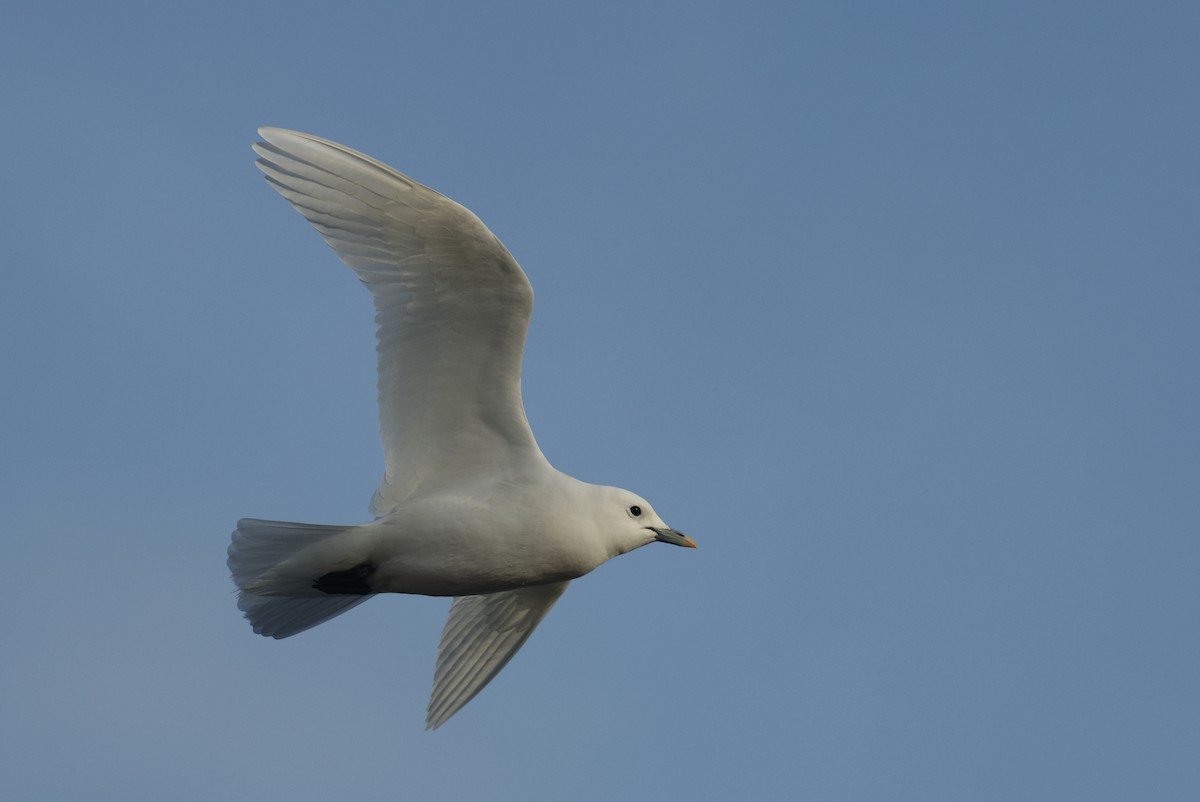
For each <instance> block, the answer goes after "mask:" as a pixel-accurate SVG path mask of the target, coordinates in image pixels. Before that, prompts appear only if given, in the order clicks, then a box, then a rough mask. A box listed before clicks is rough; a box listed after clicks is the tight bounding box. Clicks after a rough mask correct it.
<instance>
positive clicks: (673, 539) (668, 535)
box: [649, 526, 696, 549]
mask: <svg viewBox="0 0 1200 802" xmlns="http://www.w3.org/2000/svg"><path fill="white" fill-rule="evenodd" d="M649 529H650V530H651V531H652V532H654V539H655V540H657V541H659V542H662V543H670V544H671V545H672V546H683V547H684V548H685V549H694V548H696V541H694V540H692V539H691V538H690V537H688V536H687V535H685V534H684V533H683V532H676V531H675V530H674V529H659V528H658V527H657V526H651V527H649Z"/></svg>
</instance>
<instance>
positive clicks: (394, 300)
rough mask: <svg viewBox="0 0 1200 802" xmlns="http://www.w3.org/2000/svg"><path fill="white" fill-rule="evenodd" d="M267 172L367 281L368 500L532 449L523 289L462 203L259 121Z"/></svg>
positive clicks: (498, 464) (499, 465) (395, 497)
mask: <svg viewBox="0 0 1200 802" xmlns="http://www.w3.org/2000/svg"><path fill="white" fill-rule="evenodd" d="M259 134H260V135H261V136H262V138H263V139H264V140H265V141H264V142H259V143H257V144H256V145H255V146H254V150H255V152H257V153H258V155H259V157H260V158H259V159H258V166H259V168H260V169H261V170H262V171H263V172H264V173H266V176H267V180H268V181H270V183H271V185H272V186H273V187H275V189H277V190H279V192H280V194H282V195H283V196H284V197H285V198H287V199H288V200H289V201H291V203H292V205H293V206H295V207H296V209H297V210H298V211H299V212H300V213H301V214H302V215H304V216H305V217H306V218H307V219H308V221H309V222H310V223H312V225H313V226H314V227H315V228H316V229H317V231H318V232H320V234H321V236H323V237H324V238H325V241H326V242H328V243H329V244H330V246H332V247H333V249H334V250H335V251H336V252H337V254H338V256H340V257H341V258H342V261H344V262H345V263H346V264H348V265H349V266H350V267H351V268H352V269H353V270H354V272H355V273H356V274H358V277H359V279H361V280H362V281H363V283H364V284H366V285H367V288H368V289H370V291H371V295H372V296H373V297H374V299H375V322H376V325H377V327H378V329H377V334H378V351H379V418H380V432H381V434H382V436H383V446H384V453H385V459H386V467H385V472H384V477H383V482H382V483H381V484H380V486H379V490H378V491H377V492H376V493H375V498H374V500H373V501H372V503H371V510H372V512H373V513H374V514H375V515H377V516H382V515H386V514H387V513H389V512H391V511H393V510H394V509H395V508H396V507H397V506H399V504H400V503H401V502H402V501H404V500H405V499H406V498H408V497H409V496H411V495H412V494H413V493H414V492H416V491H417V489H418V488H422V489H423V490H429V489H432V488H435V487H436V486H437V485H438V484H439V483H440V482H441V481H443V480H445V479H448V478H453V480H454V481H457V482H461V481H463V479H464V477H466V476H469V475H471V474H473V473H477V472H483V473H489V474H493V475H494V474H496V473H497V472H500V471H502V470H503V468H504V466H505V465H506V464H508V463H509V462H511V461H512V460H513V459H517V458H522V457H523V458H531V459H536V460H540V461H542V462H544V461H545V458H544V457H543V456H542V454H541V451H539V450H538V447H537V443H536V441H535V440H534V438H533V433H532V432H531V431H530V430H529V424H528V422H527V421H526V419H525V410H524V407H523V406H522V404H521V356H522V352H523V349H524V346H525V332H526V330H527V328H528V324H529V316H530V313H531V312H532V310H533V290H532V288H531V287H530V286H529V280H528V279H527V278H526V277H525V274H524V272H522V270H521V268H520V266H519V265H518V264H517V262H516V260H515V259H513V257H512V255H511V254H510V253H509V252H508V250H507V249H506V248H505V247H504V245H503V244H502V243H501V242H500V240H498V239H497V238H496V236H495V235H494V234H492V232H490V231H488V229H487V227H486V226H484V224H483V223H482V222H481V221H480V220H479V218H477V217H476V216H475V215H473V214H472V213H471V212H470V211H468V210H467V209H465V208H463V207H462V206H460V205H458V204H457V203H455V202H454V201H452V200H450V199H449V198H447V197H445V196H443V195H441V194H439V193H437V192H435V191H434V190H432V189H429V188H428V187H425V186H422V185H421V184H418V183H417V182H416V181H413V180H412V179H411V178H408V177H407V176H404V175H402V174H400V173H398V172H396V171H395V170H393V169H391V168H390V167H388V166H387V165H384V164H381V163H380V162H377V161H375V160H374V159H371V158H370V157H368V156H364V155H363V154H361V153H357V152H355V151H353V150H350V149H349V148H346V147H343V146H342V145H338V144H335V143H333V142H328V141H326V140H323V139H318V138H317V137H313V136H309V135H307V134H301V133H296V132H294V131H285V130H282V129H279V128H262V129H260V130H259Z"/></svg>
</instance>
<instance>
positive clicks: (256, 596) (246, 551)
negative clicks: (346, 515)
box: [226, 518, 371, 638]
mask: <svg viewBox="0 0 1200 802" xmlns="http://www.w3.org/2000/svg"><path fill="white" fill-rule="evenodd" d="M351 528H352V527H349V526H326V525H322V524H301V523H290V522H286V521H263V520H259V519H257V518H244V519H242V520H240V521H238V528H237V530H236V531H235V532H234V533H233V541H232V542H231V543H230V544H229V559H228V560H227V561H226V564H227V565H228V566H229V571H230V573H232V574H233V582H234V584H236V585H237V587H238V590H239V591H240V592H239V593H238V609H239V610H241V611H242V612H243V613H245V614H246V619H247V620H249V621H250V625H251V626H252V627H253V628H254V631H255V632H257V633H258V634H259V635H266V636H269V637H272V638H286V637H289V636H291V635H295V634H296V633H298V632H303V631H304V630H306V629H310V628H312V627H315V626H316V625H317V624H320V623H322V622H323V621H328V620H329V619H330V618H333V617H334V616H336V615H341V614H342V613H344V612H346V611H347V610H349V609H350V608H352V607H355V606H357V605H359V604H362V603H363V602H365V601H366V600H367V599H369V598H371V595H340V594H325V593H322V592H321V591H318V590H315V589H313V587H312V584H311V583H312V582H313V580H315V579H316V577H315V576H314V577H297V576H295V575H287V574H283V573H281V572H278V571H277V570H276V569H277V568H278V567H279V566H280V565H282V564H283V563H285V562H287V561H289V560H291V559H293V558H294V557H296V556H297V555H298V554H299V553H300V552H301V551H303V550H304V549H306V548H308V547H309V546H312V545H314V544H316V543H320V542H322V541H324V540H327V539H329V538H331V537H334V536H336V535H339V534H341V533H343V532H345V531H346V530H348V529H351Z"/></svg>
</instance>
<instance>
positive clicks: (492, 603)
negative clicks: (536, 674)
mask: <svg viewBox="0 0 1200 802" xmlns="http://www.w3.org/2000/svg"><path fill="white" fill-rule="evenodd" d="M568 584H570V583H569V582H555V583H554V584H551V585H536V586H534V587H528V588H520V589H519V590H507V591H504V592H502V593H489V594H487V595H486V596H460V597H458V598H457V599H455V600H454V604H453V605H452V606H451V607H450V619H449V620H448V621H447V622H446V628H445V629H443V630H442V641H441V643H440V644H439V646H438V657H437V669H436V670H435V671H434V677H433V696H432V697H430V699H429V714H428V715H427V716H426V718H425V728H426V729H430V730H432V729H436V728H438V727H440V726H442V725H443V724H445V723H446V721H447V719H449V718H450V717H451V716H453V715H454V714H455V713H457V712H458V711H459V710H460V709H461V708H462V706H463V705H465V704H466V703H467V702H469V701H471V700H472V699H473V698H475V694H477V693H479V692H480V691H482V690H483V689H484V686H486V685H487V684H488V683H489V682H491V681H492V677H494V676H496V675H497V674H499V673H500V669H502V668H504V666H505V665H506V664H507V663H508V661H509V660H511V659H512V656H513V655H514V654H516V653H517V650H518V649H520V648H521V646H522V645H524V643H525V641H526V640H528V639H529V636H530V635H532V634H533V630H534V629H535V628H536V627H537V625H538V624H539V623H541V620H542V619H543V618H545V617H546V613H548V612H550V608H551V607H553V606H554V602H556V601H558V597H559V596H561V595H562V594H563V591H564V590H566V589H567V585H568Z"/></svg>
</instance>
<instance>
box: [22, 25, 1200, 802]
mask: <svg viewBox="0 0 1200 802" xmlns="http://www.w3.org/2000/svg"><path fill="white" fill-rule="evenodd" d="M5 16H6V24H5V25H4V26H3V28H2V29H0V75H3V76H4V78H3V80H2V81H0V101H2V102H3V108H4V109H5V112H6V113H5V115H4V124H3V128H2V131H3V134H2V136H3V143H4V147H3V149H2V151H0V185H2V186H3V187H4V191H3V192H2V193H0V211H2V213H3V217H4V219H5V221H6V222H7V226H6V227H5V235H4V237H3V243H4V245H3V259H4V264H5V267H6V269H5V270H4V272H3V285H2V286H3V291H2V292H0V339H2V342H3V346H0V376H2V377H3V385H2V386H3V393H0V413H2V414H0V455H2V456H0V487H3V492H2V496H3V505H2V510H3V529H4V531H5V533H6V534H5V537H4V544H5V555H4V556H5V567H4V576H5V588H4V593H3V602H0V605H2V609H3V611H4V616H3V617H4V628H3V631H4V641H5V645H4V649H3V652H4V656H3V658H0V687H2V688H3V693H2V694H0V754H3V755H4V756H5V757H4V763H5V767H4V769H3V771H0V795H2V796H3V797H4V798H11V799H23V800H78V799H85V798H86V799H97V800H100V799H114V800H124V801H125V802H129V801H130V800H161V799H173V800H211V799H218V798H224V799H248V798H255V799H262V800H273V799H310V798H312V799H315V798H329V797H331V796H333V795H338V796H345V795H347V794H349V795H352V796H354V797H357V798H362V797H367V796H372V797H379V796H383V797H385V798H396V799H428V800H442V799H480V798H492V799H516V798H526V799H573V800H612V799H654V798H658V799H695V800H726V799H735V798H736V799H762V800H776V799H778V800H795V799H814V800H815V799H819V800H863V799H920V800H963V799H970V800H1089V801H1094V800H1104V799H1113V800H1118V799H1122V800H1123V799H1133V798H1138V799H1159V800H1185V799H1196V798H1198V797H1200V763H1197V761H1196V755H1197V753H1198V750H1200V680H1198V679H1197V678H1198V677H1200V638H1198V635H1197V616H1196V613H1197V611H1198V610H1200V592H1198V582H1197V576H1200V537H1198V533H1200V525H1198V524H1200V426H1198V425H1197V409H1200V378H1198V374H1197V351H1198V347H1200V315H1198V314H1197V302H1198V300H1200V225H1198V224H1197V220H1198V212H1200V193H1198V191H1197V190H1198V187H1200V181H1198V179H1200V169H1198V168H1200V163H1198V160H1200V157H1198V156H1197V149H1196V131H1197V130H1198V128H1200V111H1198V110H1200V89H1198V88H1197V81H1196V76H1197V75H1198V74H1200V55H1198V51H1197V48H1196V47H1195V43H1196V31H1197V27H1198V25H1200V12H1198V11H1197V10H1196V8H1195V7H1194V6H1193V5H1191V4H1186V3H1154V2H1151V3H1142V4H1136V5H1135V4H1116V3H1008V4H954V3H924V2H916V3H907V4H894V3H757V4H756V3H749V4H733V3H729V4H712V3H686V4H685V3H653V2H651V3H646V2H643V3H631V4H626V3H604V4H589V5H587V6H584V5H582V4H580V5H579V6H578V7H571V6H567V5H564V4H552V3H545V4H530V3H517V4H500V3H496V4H469V3H467V4H462V3H374V4H372V3H367V4H359V3H344V4H340V5H336V6H331V5H329V4H327V3H288V4H280V3H261V4H249V5H248V4H232V3H223V2H213V3H206V4H202V5H200V4H197V5H193V6H189V7H183V6H180V7H176V6H174V5H172V4H159V3H120V2H118V3H109V4H95V3H62V4H47V3H31V2H16V3H14V4H12V7H11V8H10V9H9V10H8V11H7V12H6V15H5ZM263 124H269V125H276V126H282V127H289V128H296V129H300V130H304V131H308V132H311V133H314V134H317V135H319V136H323V137H327V138H331V139H334V140H337V141H340V142H344V143H346V144H347V145H350V146H351V147H354V148H357V149H360V150H363V151H365V152H367V153H370V154H371V155H373V156H375V157H377V158H379V159H381V160H383V161H385V162H387V163H389V164H392V165H394V166H395V167H397V168H398V169H401V170H403V171H405V172H407V173H409V174H411V175H412V176H414V177H415V178H417V179H418V180H420V181H422V182H424V183H427V184H429V185H431V186H433V187H435V188H437V189H439V190H441V191H442V192H444V193H446V194H448V195H450V196H451V197H453V198H455V199H456V200H458V201H460V202H462V203H464V204H465V205H467V206H468V207H470V208H471V209H473V210H474V211H475V212H476V213H477V214H479V215H480V217H482V218H483V219H484V220H485V222H487V224H488V225H489V226H490V227H491V228H492V230H493V231H495V232H496V233H497V234H498V235H499V236H500V237H501V238H502V239H503V240H504V242H505V243H506V244H507V245H508V247H509V249H510V250H511V251H512V252H513V253H514V254H515V255H516V257H517V258H518V260H520V262H521V263H522V265H523V266H524V268H525V270H526V272H527V273H528V274H529V276H530V279H531V281H532V282H533V285H534V287H535V290H536V293H537V308H536V310H535V313H534V320H533V324H532V327H531V330H530V337H529V344H528V349H527V353H526V361H525V378H524V387H525V398H526V406H527V410H528V414H529V418H530V420H531V423H532V425H533V427H534V431H535V432H536V434H537V435H538V438H539V440H540V442H541V444H542V447H543V450H544V451H545V452H546V454H547V456H548V457H549V458H550V460H551V461H552V462H553V463H554V464H555V465H556V466H558V467H559V468H561V469H562V470H565V471H567V472H568V473H571V474H574V475H576V476H579V477H580V478H583V479H585V480H589V481H595V482H601V483H613V484H620V485H622V486H625V487H629V488H631V489H633V490H635V491H637V492H639V493H641V494H642V495H644V496H646V497H647V498H649V499H650V500H651V501H653V503H654V505H655V507H656V509H657V510H658V511H659V512H661V513H662V514H663V516H664V517H665V518H666V520H668V521H669V522H670V523H671V524H672V525H674V526H676V527H678V528H680V529H683V530H684V531H687V532H689V533H690V534H693V535H694V536H695V537H696V539H697V540H698V541H699V542H700V545H701V548H700V549H699V550H697V551H695V552H691V551H684V550H680V549H669V548H666V547H665V546H660V547H651V548H646V549H644V550H641V551H638V552H636V553H634V554H632V555H629V556H627V557H623V558H621V559H620V560H617V561H615V562H613V563H611V564H609V565H606V566H604V567H603V568H602V569H601V570H599V571H597V572H596V573H595V574H594V575H592V576H589V577H586V578H585V579H583V580H581V581H579V582H577V583H575V584H574V585H573V586H572V588H571V590H570V592H569V593H568V594H567V595H566V596H565V597H564V598H563V600H562V601H561V602H560V603H559V605H558V606H557V607H556V608H555V610H554V611H553V613H552V614H551V615H550V616H549V617H548V618H547V619H546V621H545V622H544V623H543V625H542V626H541V628H540V629H539V630H538V632H537V633H536V635H535V636H534V637H533V638H532V639H531V640H530V642H529V643H528V644H527V645H526V647H525V648H524V649H523V650H522V652H521V653H520V654H519V655H518V656H517V657H516V658H515V659H514V661H513V662H512V663H511V664H510V666H509V667H508V668H507V669H506V670H505V671H504V672H503V673H502V674H501V675H500V677H499V678H498V679H497V680H496V681H495V682H494V683H493V684H492V685H491V686H490V687H489V688H488V689H487V690H486V691H485V692H484V693H483V694H482V695H481V696H480V697H479V698H477V699H476V700H475V701H474V702H472V703H471V704H470V705H469V706H468V707H467V708H465V709H464V710H463V711H462V712H461V713H460V714H459V715H458V716H457V717H456V718H455V719H454V720H452V721H451V722H450V723H449V724H448V725H446V726H445V727H444V728H443V729H441V730H439V731H437V732H435V733H425V732H424V731H423V729H422V723H423V715H424V706H425V704H426V700H427V697H428V691H429V685H430V682H431V676H432V668H433V660H434V654H435V648H436V641H437V636H438V633H439V631H440V629H441V625H442V623H443V618H444V616H445V609H446V607H447V602H446V601H445V600H437V599H426V598H419V597H413V598H407V597H395V598H380V599H376V600H373V601H372V602H371V603H370V604H367V605H364V606H363V607H361V608H358V609H356V610H354V611H353V612H352V613H351V614H348V615H346V616H345V617H343V618H339V619H337V620H336V621H334V622H331V623H329V624H326V625H323V626H321V627H319V628H318V629H315V630H313V631H311V632H308V633H305V634H304V635H301V636H298V637H296V638H293V639H290V640H287V641H282V642H274V641H270V640H267V639H263V638H259V637H257V636H255V635H253V634H252V633H251V632H250V630H249V627H248V626H246V624H245V623H244V622H243V621H241V620H240V618H239V614H238V612H237V610H236V608H235V604H234V596H233V593H232V585H231V584H230V582H229V579H228V576H227V573H226V569H225V566H224V551H225V547H226V544H227V542H228V536H229V532H230V531H231V530H232V528H233V526H234V522H235V521H236V520H237V519H238V518H239V517H244V516H257V517H266V518H281V519H291V520H308V521H314V522H330V523H334V522H357V521H362V520H365V519H366V517H367V512H366V504H367V502H368V500H369V497H370V494H371V492H372V491H373V489H374V487H375V484H376V482H377V479H378V475H379V471H380V465H381V460H380V450H379V445H378V440H377V433H376V417H375V402H374V396H375V391H374V383H375V378H374V352H373V349H374V344H373V326H372V322H371V307H370V301H369V298H368V295H367V293H366V292H365V291H363V289H362V288H361V287H359V286H358V285H357V282H356V281H355V280H354V278H353V276H352V274H351V273H350V272H349V270H347V269H346V268H344V267H342V266H341V265H340V263H339V262H338V261H337V260H336V258H335V257H334V255H333V254H332V252H330V251H329V249H328V248H326V247H325V246H324V245H323V244H322V242H321V241H320V239H319V238H318V237H317V236H316V235H315V234H314V233H313V232H312V231H311V230H309V228H308V226H307V224H305V223H304V221H303V220H301V218H300V217H299V216H298V215H296V214H295V213H294V212H293V211H291V210H290V209H288V208H287V205H286V204H285V203H284V202H283V201H282V200H281V199H280V198H279V197H277V196H276V195H275V193H274V192H272V191H271V190H270V189H269V188H268V187H266V186H265V184H264V182H263V181H262V179H261V177H260V176H259V174H258V171H257V170H255V168H254V166H253V157H252V153H251V151H250V144H251V142H252V141H253V140H254V138H255V134H254V130H255V128H256V127H257V126H258V125H263Z"/></svg>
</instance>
